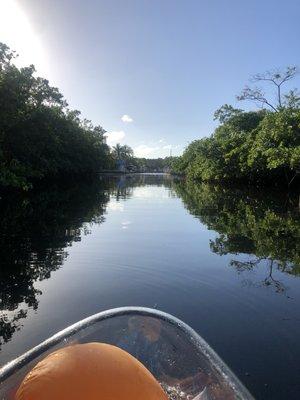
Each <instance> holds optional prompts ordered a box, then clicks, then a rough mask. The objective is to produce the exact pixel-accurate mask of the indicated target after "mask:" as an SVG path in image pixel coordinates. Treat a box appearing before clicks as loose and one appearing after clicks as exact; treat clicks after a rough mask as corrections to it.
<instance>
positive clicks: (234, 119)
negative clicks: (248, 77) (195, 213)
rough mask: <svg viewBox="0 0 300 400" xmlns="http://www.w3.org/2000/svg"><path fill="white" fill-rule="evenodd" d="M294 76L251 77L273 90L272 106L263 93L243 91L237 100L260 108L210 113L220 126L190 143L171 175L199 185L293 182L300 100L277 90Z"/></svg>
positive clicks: (298, 156)
mask: <svg viewBox="0 0 300 400" xmlns="http://www.w3.org/2000/svg"><path fill="white" fill-rule="evenodd" d="M296 72H297V70H296V68H295V67H288V68H287V69H286V70H285V71H283V72H269V73H266V74H263V75H256V76H255V77H254V81H255V82H258V81H259V82H271V83H272V84H273V85H274V86H275V87H276V91H277V94H276V100H275V102H272V101H271V100H269V99H267V98H266V96H265V94H264V92H263V90H262V89H259V88H257V87H254V88H250V87H246V88H245V89H244V90H243V91H242V93H241V95H240V96H238V99H239V100H254V101H255V102H256V103H257V102H258V103H260V104H262V105H263V108H262V109H260V110H258V111H243V110H241V109H235V108H233V107H232V106H230V105H227V104H225V105H224V106H222V107H221V108H220V109H219V110H217V111H216V113H215V119H217V120H218V121H219V123H220V125H219V126H218V127H217V128H216V130H215V132H214V133H213V134H212V135H211V136H210V137H205V138H203V139H199V140H195V141H193V142H192V143H191V144H190V145H189V146H188V147H187V148H186V150H185V151H184V153H183V155H182V157H179V158H178V159H176V160H175V161H174V162H173V166H172V168H173V171H174V172H176V173H180V174H184V175H186V176H188V177H189V178H192V179H197V180H202V181H221V180H223V181H226V180H227V181H247V182H249V181H250V182H259V181H260V182H266V181H271V182H277V183H282V182H286V183H287V184H288V185H291V184H292V183H295V182H296V180H297V179H296V178H297V175H298V174H299V172H300V96H299V95H298V92H297V91H296V90H291V91H289V92H288V93H285V94H284V93H282V85H283V84H285V83H286V82H287V81H289V80H290V79H292V78H293V77H294V76H295V74H296ZM266 107H268V108H266Z"/></svg>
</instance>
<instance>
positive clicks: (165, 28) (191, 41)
mask: <svg viewBox="0 0 300 400" xmlns="http://www.w3.org/2000/svg"><path fill="white" fill-rule="evenodd" d="M299 20H300V1H299V0H285V1H282V0H251V1H246V0H244V1H243V0H226V1H224V0H209V1H208V0H206V1H204V0H85V1H82V0H0V41H2V42H5V43H6V44H8V45H9V46H10V47H11V48H13V49H15V50H16V51H17V52H18V54H19V61H18V63H19V65H28V64H32V63H33V64H34V65H35V66H36V68H37V73H38V75H40V76H43V77H46V78H47V79H49V81H50V83H51V84H52V85H54V86H57V87H58V88H59V89H60V91H61V92H62V93H63V94H64V96H65V97H66V99H67V101H68V103H69V104H70V107H72V108H76V109H78V110H80V111H81V112H82V116H83V117H84V118H87V119H90V120H92V122H93V123H94V124H95V125H97V124H100V125H101V126H103V127H104V128H105V129H106V130H107V132H108V143H109V144H111V145H114V144H116V143H117V142H120V143H121V144H128V145H129V146H131V147H132V148H133V149H134V151H135V154H136V155H137V156H141V157H147V158H156V157H164V156H168V155H169V154H170V153H172V155H179V154H181V153H182V151H183V149H184V148H185V147H186V146H187V144H188V143H190V142H191V141H192V140H195V139H198V138H201V137H204V136H208V135H210V134H211V133H212V132H213V130H214V128H215V126H216V123H215V122H214V121H213V113H214V111H215V110H216V109H217V108H219V107H220V106H221V105H222V104H224V103H229V104H232V105H234V106H238V107H239V108H246V109H249V108H255V105H252V104H241V103H237V102H236V99H235V96H236V95H237V94H239V92H240V91H241V89H242V88H243V87H244V85H245V84H247V82H248V80H249V77H250V76H251V75H253V74H255V73H258V72H264V71H266V70H270V69H274V68H283V67H285V66H287V65H300V51H299V50H300V49H299V47H300V45H299V38H300V24H299ZM292 86H298V87H300V79H299V77H297V79H296V80H295V81H294V82H293V83H292Z"/></svg>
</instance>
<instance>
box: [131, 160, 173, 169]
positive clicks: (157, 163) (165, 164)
mask: <svg viewBox="0 0 300 400" xmlns="http://www.w3.org/2000/svg"><path fill="white" fill-rule="evenodd" d="M177 158H178V157H165V158H135V161H134V165H135V167H136V169H137V171H140V172H169V171H170V169H171V167H172V168H173V163H174V162H175V160H177Z"/></svg>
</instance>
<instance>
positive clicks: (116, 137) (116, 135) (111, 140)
mask: <svg viewBox="0 0 300 400" xmlns="http://www.w3.org/2000/svg"><path fill="white" fill-rule="evenodd" d="M105 136H106V141H107V144H108V145H109V146H114V145H115V144H117V143H119V142H121V141H122V140H123V139H124V137H125V132H124V131H111V132H107V133H106V134H105Z"/></svg>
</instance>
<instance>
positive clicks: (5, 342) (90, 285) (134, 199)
mask: <svg viewBox="0 0 300 400" xmlns="http://www.w3.org/2000/svg"><path fill="white" fill-rule="evenodd" d="M0 207H1V209H0V216H1V226H0V252H1V268H0V290H1V300H0V301H1V303H0V306H1V319H0V346H1V351H0V364H3V363H5V362H7V361H8V360H10V359H12V358H14V357H15V356H17V355H19V354H21V353H22V352H24V351H25V350H28V349H29V348H31V347H32V346H34V345H36V344H37V343H39V342H40V341H42V340H44V339H46V338H47V337H48V336H50V335H52V334H53V333H55V332H56V331H58V330H60V329H62V328H64V327H66V326H67V325H69V324H71V323H74V322H76V321H78V320H80V319H82V318H84V317H86V316H88V315H90V314H93V313H96V312H98V311H101V310H105V309H108V308H113V307H118V306H126V305H139V306H147V307H156V308H158V309H161V310H164V311H166V312H169V313H171V314H173V315H175V316H177V317H179V318H181V319H182V320H184V321H185V322H187V323H188V324H190V325H191V326H192V327H193V328H194V329H196V330H197V331H198V332H199V333H200V334H201V335H202V336H203V337H204V338H205V339H206V340H207V341H208V342H209V343H210V344H211V346H212V347H213V348H214V349H215V350H216V351H217V352H218V353H219V355H220V356H221V357H222V358H223V359H224V360H225V362H226V363H227V364H228V365H229V366H230V367H231V368H232V369H233V370H234V371H235V373H236V374H237V375H238V376H239V377H240V379H241V380H242V381H243V382H244V384H245V385H246V386H247V387H248V388H249V390H250V391H252V393H253V394H254V396H255V397H256V398H257V399H281V400H282V399H289V400H292V399H299V397H300V379H299V374H300V364H299V360H300V240H299V239H300V215H299V209H298V199H297V198H293V197H287V196H285V195H283V194H278V193H270V191H269V192H267V193H262V192H261V191H257V192H253V191H250V190H245V189H244V190H241V189H232V188H231V189H229V188H222V187H211V186H208V185H193V184H188V183H186V184H185V183H183V182H180V181H174V180H171V179H170V178H167V177H165V176H162V175H160V176H153V175H136V176H132V177H126V178H125V177H116V178H107V177H106V178H105V177H102V178H100V179H99V181H97V182H94V183H88V182H87V183H86V184H77V185H72V186H70V187H68V188H66V187H64V188H63V189H62V188H61V187H48V188H47V190H46V189H41V190H40V191H39V192H38V193H35V194H34V193H32V194H29V195H27V196H24V197H18V196H14V197H11V198H10V197H3V198H2V199H1V200H0Z"/></svg>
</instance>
